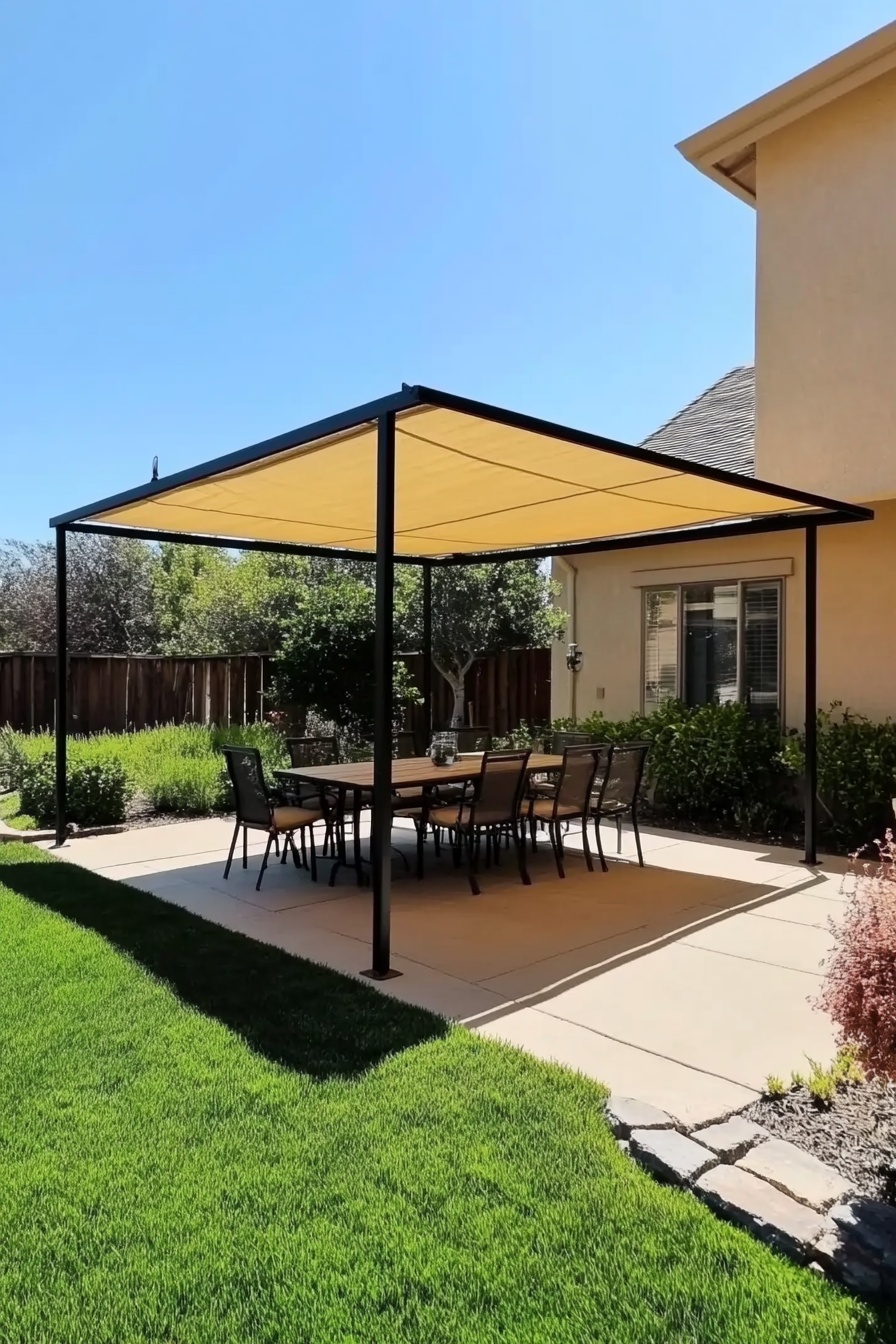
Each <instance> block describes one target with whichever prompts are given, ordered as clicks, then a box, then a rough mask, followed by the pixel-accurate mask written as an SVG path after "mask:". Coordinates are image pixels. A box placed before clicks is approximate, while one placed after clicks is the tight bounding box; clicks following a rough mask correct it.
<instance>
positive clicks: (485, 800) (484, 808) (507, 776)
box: [471, 751, 530, 826]
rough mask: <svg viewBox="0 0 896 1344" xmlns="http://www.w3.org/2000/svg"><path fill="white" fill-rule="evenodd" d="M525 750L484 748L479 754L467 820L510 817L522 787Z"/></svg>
mask: <svg viewBox="0 0 896 1344" xmlns="http://www.w3.org/2000/svg"><path fill="white" fill-rule="evenodd" d="M529 756H530V753H529V752H528V751H487V752H485V754H484V755H483V757H482V769H481V771H480V772H479V780H478V782H477V787H476V794H475V797H474V800H473V811H472V817H471V820H472V821H473V823H474V825H475V824H477V823H478V824H479V825H482V826H485V825H493V824H496V823H497V822H501V821H513V820H515V819H516V818H517V817H518V816H519V810H520V802H521V801H522V797H523V790H524V789H525V787H526V766H527V765H528V763H529Z"/></svg>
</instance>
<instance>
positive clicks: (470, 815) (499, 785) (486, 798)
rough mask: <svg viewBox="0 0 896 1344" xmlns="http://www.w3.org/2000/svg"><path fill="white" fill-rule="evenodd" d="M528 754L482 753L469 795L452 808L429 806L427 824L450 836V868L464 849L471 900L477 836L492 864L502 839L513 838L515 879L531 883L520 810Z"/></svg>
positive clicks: (475, 888) (476, 889) (474, 888)
mask: <svg viewBox="0 0 896 1344" xmlns="http://www.w3.org/2000/svg"><path fill="white" fill-rule="evenodd" d="M529 754H530V753H529V752H528V751H487V752H485V754H484V755H483V757H482V769H481V771H480V773H479V778H478V779H477V780H476V781H475V782H474V785H473V790H472V793H467V794H466V795H465V796H464V797H462V798H461V799H460V800H459V802H457V803H456V804H444V805H439V806H435V807H433V808H431V809H430V811H429V815H428V821H429V822H430V824H431V825H433V826H435V827H442V828H443V829H445V830H447V831H449V833H450V834H451V836H452V839H453V842H454V854H455V863H456V864H459V863H460V855H461V850H462V848H466V851H467V865H468V875H469V880H470V888H471V890H472V892H473V895H474V896H478V895H479V883H478V882H477V881H476V868H477V864H478V859H479V846H480V840H481V838H482V836H483V835H484V836H485V838H486V848H487V856H488V857H489V858H490V857H491V855H492V853H494V855H495V858H496V859H498V858H499V856H500V847H501V836H502V834H503V833H509V834H510V835H511V836H512V837H513V842H514V844H515V846H516V854H517V863H518V865H519V870H520V877H521V878H522V880H523V882H524V883H525V884H526V886H529V885H530V884H531V881H532V879H531V878H530V876H529V873H528V870H527V868H526V844H525V836H524V834H523V817H522V816H521V811H520V809H521V806H522V803H523V794H524V791H525V787H526V767H527V765H528V764H529Z"/></svg>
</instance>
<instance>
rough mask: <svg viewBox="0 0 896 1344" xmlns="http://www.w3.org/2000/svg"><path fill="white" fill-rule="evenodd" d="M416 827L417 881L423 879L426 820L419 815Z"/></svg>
mask: <svg viewBox="0 0 896 1344" xmlns="http://www.w3.org/2000/svg"><path fill="white" fill-rule="evenodd" d="M415 824H416V827H417V881H418V882H421V881H422V880H423V845H424V842H425V840H426V821H425V818H424V817H422V816H421V818H420V820H419V821H418V822H416V823H415Z"/></svg>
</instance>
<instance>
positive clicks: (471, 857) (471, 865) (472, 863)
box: [465, 831, 480, 896]
mask: <svg viewBox="0 0 896 1344" xmlns="http://www.w3.org/2000/svg"><path fill="white" fill-rule="evenodd" d="M465 839H466V842H467V876H468V877H469V879H470V890H471V891H472V893H473V895H474V896H478V895H480V891H479V883H478V882H477V881H476V852H477V849H478V846H477V844H476V840H477V839H478V837H477V836H475V835H474V834H473V832H472V831H467V832H466V836H465Z"/></svg>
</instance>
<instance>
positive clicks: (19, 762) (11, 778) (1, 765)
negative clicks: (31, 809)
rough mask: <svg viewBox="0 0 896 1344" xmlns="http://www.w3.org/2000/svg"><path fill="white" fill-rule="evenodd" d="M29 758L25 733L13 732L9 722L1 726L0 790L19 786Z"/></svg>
mask: <svg viewBox="0 0 896 1344" xmlns="http://www.w3.org/2000/svg"><path fill="white" fill-rule="evenodd" d="M27 759H28V757H27V754H26V752H25V748H24V746H23V734H21V733H15V732H13V730H12V729H11V728H10V727H9V725H8V724H5V725H4V726H3V727H0V790H3V789H17V788H19V786H20V784H21V782H22V767H23V766H24V764H25V762H26V760H27Z"/></svg>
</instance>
